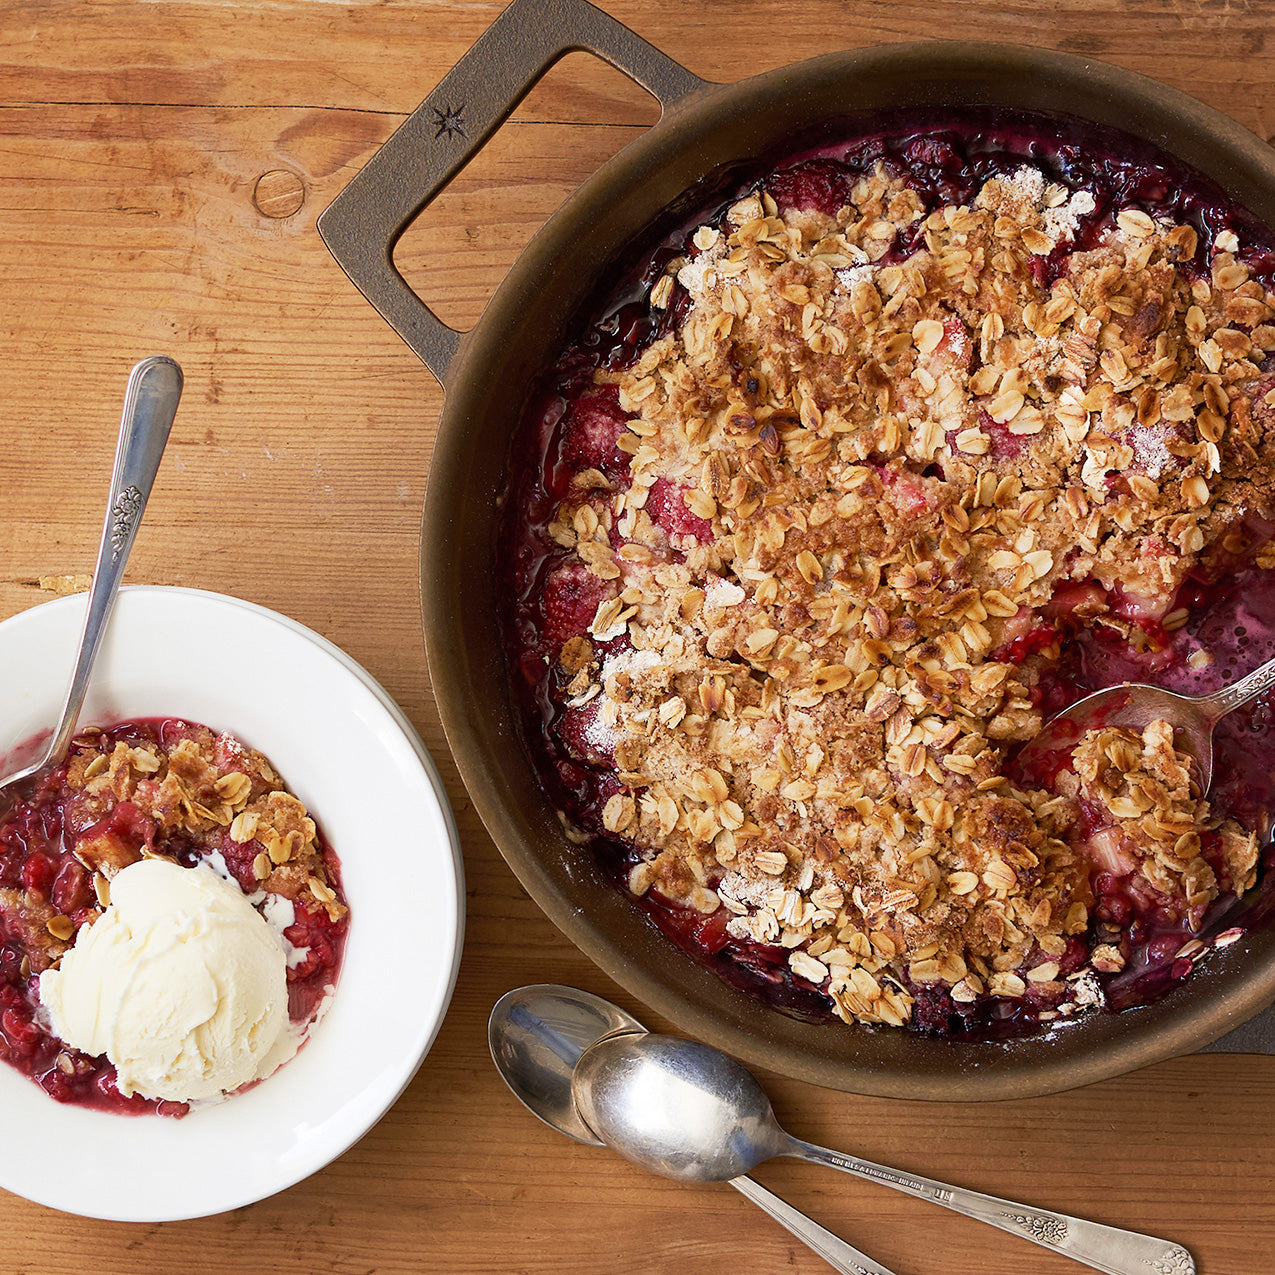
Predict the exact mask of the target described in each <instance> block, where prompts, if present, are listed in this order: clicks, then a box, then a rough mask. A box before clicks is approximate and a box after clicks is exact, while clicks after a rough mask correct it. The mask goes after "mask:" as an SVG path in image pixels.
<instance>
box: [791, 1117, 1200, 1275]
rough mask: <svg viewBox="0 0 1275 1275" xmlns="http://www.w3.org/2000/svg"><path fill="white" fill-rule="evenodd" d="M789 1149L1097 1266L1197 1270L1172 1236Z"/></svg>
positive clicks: (1149, 1271)
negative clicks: (1126, 1228)
mask: <svg viewBox="0 0 1275 1275" xmlns="http://www.w3.org/2000/svg"><path fill="white" fill-rule="evenodd" d="M781 1154H784V1153H781ZM786 1154H789V1155H795V1156H798V1157H800V1158H801V1159H803V1160H811V1161H813V1162H814V1163H816V1164H826V1165H827V1166H828V1167H829V1168H833V1169H840V1170H841V1171H842V1172H843V1173H851V1174H854V1175H855V1176H856V1177H860V1178H867V1179H868V1180H870V1181H872V1182H880V1183H883V1184H884V1185H885V1186H892V1187H894V1188H895V1189H896V1190H899V1191H905V1192H907V1194H908V1195H915V1196H917V1197H918V1198H920V1199H923V1200H931V1201H932V1202H933V1203H935V1204H940V1205H942V1206H943V1207H944V1208H947V1209H951V1210H953V1212H956V1213H964V1214H965V1216H966V1217H972V1218H976V1219H977V1220H978V1221H980V1222H986V1223H987V1224H988V1225H989V1226H995V1227H998V1228H999V1229H1000V1230H1002V1231H1009V1232H1010V1233H1011V1234H1013V1235H1019V1236H1022V1238H1023V1239H1027V1240H1031V1241H1032V1243H1034V1244H1039V1245H1040V1246H1041V1247H1042V1248H1049V1249H1053V1250H1054V1251H1055V1252H1057V1253H1065V1254H1066V1255H1067V1256H1068V1257H1070V1258H1072V1259H1074V1260H1075V1261H1077V1262H1083V1263H1085V1265H1087V1266H1092V1267H1093V1268H1094V1269H1095V1270H1099V1271H1106V1272H1107V1275H1195V1263H1194V1261H1193V1260H1192V1258H1191V1255H1190V1253H1188V1252H1187V1251H1186V1249H1184V1248H1182V1247H1181V1246H1180V1245H1177V1244H1172V1243H1170V1242H1169V1241H1167V1240H1160V1239H1156V1238H1154V1237H1153V1236H1150V1235H1141V1234H1139V1233H1138V1232H1136V1231H1124V1230H1121V1229H1119V1228H1118V1227H1114V1226H1100V1225H1098V1224H1097V1223H1095V1222H1086V1221H1083V1220H1082V1219H1080V1218H1074V1217H1068V1216H1067V1215H1066V1214H1065V1213H1051V1212H1049V1211H1048V1210H1047V1209H1036V1208H1030V1207H1028V1206H1027V1205H1025V1204H1015V1203H1014V1202H1013V1201H1012V1200H1001V1199H997V1198H996V1196H994V1195H983V1194H982V1193H981V1192H979V1191H966V1190H964V1189H963V1188H961V1187H957V1186H949V1185H947V1184H946V1183H944V1182H935V1181H934V1180H933V1179H931V1178H923V1177H919V1176H913V1175H910V1174H906V1173H898V1172H896V1171H895V1170H894V1169H888V1168H886V1167H885V1166H884V1165H880V1164H873V1163H871V1162H870V1161H868V1160H859V1159H856V1158H855V1157H854V1156H849V1155H843V1154H842V1153H841V1152H840V1151H830V1150H828V1149H827V1148H826V1147H819V1146H815V1145H814V1144H813V1143H810V1142H802V1141H800V1140H798V1139H796V1138H793V1139H791V1142H790V1145H789V1148H788V1151H787V1152H786Z"/></svg>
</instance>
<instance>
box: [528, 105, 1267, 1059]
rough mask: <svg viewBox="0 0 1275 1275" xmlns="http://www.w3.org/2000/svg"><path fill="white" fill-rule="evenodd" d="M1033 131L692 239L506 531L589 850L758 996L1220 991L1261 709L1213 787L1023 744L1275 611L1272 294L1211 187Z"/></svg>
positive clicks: (835, 169) (1049, 1012)
mask: <svg viewBox="0 0 1275 1275" xmlns="http://www.w3.org/2000/svg"><path fill="white" fill-rule="evenodd" d="M1000 128H1001V131H1000V132H999V133H997V132H996V131H995V129H991V128H989V127H988V126H985V125H979V126H974V125H971V126H968V127H964V126H961V127H956V128H952V127H945V128H944V129H942V130H936V129H933V128H930V129H928V130H927V129H914V130H912V131H910V132H907V131H900V132H898V133H896V134H891V135H888V136H887V135H879V136H876V137H874V138H868V139H866V140H864V139H860V140H859V141H858V142H856V143H854V144H851V143H843V144H839V145H838V146H834V147H823V148H821V149H820V150H819V151H817V152H811V153H809V154H806V155H803V156H799V157H798V158H797V159H796V160H795V161H793V162H789V163H785V164H783V165H779V166H777V167H776V168H775V169H774V170H773V171H771V172H769V173H767V174H766V175H765V176H763V177H761V178H760V179H758V180H756V181H754V182H752V183H750V184H748V185H747V186H746V187H745V188H743V189H741V190H739V191H737V192H735V194H734V195H733V196H732V197H731V198H730V199H728V200H726V201H724V202H723V203H722V205H721V206H720V207H719V208H717V209H715V210H713V211H711V212H710V213H709V214H707V215H705V216H704V217H703V218H702V219H700V220H699V222H698V224H694V225H692V226H690V227H688V229H687V231H686V234H685V237H684V239H683V240H682V242H681V244H680V246H679V250H677V251H676V252H673V253H667V252H666V253H664V254H663V255H662V256H660V257H659V258H656V259H653V264H652V267H651V269H649V270H648V271H647V273H646V276H645V278H644V286H645V288H646V293H645V298H646V305H647V307H648V311H647V315H648V317H647V318H646V320H645V321H644V326H643V325H630V328H628V329H625V328H624V326H623V324H619V325H617V324H616V323H615V322H614V316H612V321H611V322H610V326H609V328H607V327H606V325H601V326H595V329H594V335H593V336H592V337H591V338H590V339H589V340H588V341H582V342H581V343H580V344H579V346H578V347H577V348H576V349H574V350H573V351H571V352H570V353H569V355H568V356H567V357H566V358H564V360H563V362H562V363H561V364H560V366H559V368H558V369H557V371H556V372H555V376H554V379H553V380H552V383H551V385H550V387H549V389H548V390H547V391H546V393H545V394H544V396H542V398H541V399H540V400H539V402H538V404H537V406H536V409H535V411H534V412H533V414H532V420H531V423H530V425H529V427H528V428H529V430H530V432H531V433H533V434H534V441H533V443H532V446H531V447H530V448H529V452H530V453H531V454H532V455H533V456H534V457H535V458H536V461H535V463H534V464H532V465H530V466H525V467H524V468H526V469H529V470H530V474H529V475H528V474H524V475H523V476H522V477H521V478H520V479H518V480H517V481H515V484H514V492H513V498H512V499H511V501H510V512H509V516H508V519H507V526H508V530H507V535H508V537H509V539H510V542H511V544H512V546H513V550H512V553H511V555H510V556H511V560H512V561H513V562H514V568H513V570H514V579H513V586H514V590H515V593H516V597H517V603H516V605H515V607H514V608H512V614H511V616H510V625H509V631H510V634H511V645H512V647H513V650H514V654H515V658H516V660H517V662H518V667H519V668H520V669H521V671H522V674H523V682H524V683H525V698H526V702H527V705H528V721H529V723H531V725H530V727H529V735H530V737H531V741H532V747H533V751H535V752H536V754H537V756H538V758H539V761H540V768H541V772H542V773H543V774H544V775H545V777H546V783H547V784H548V785H549V787H550V789H551V791H552V792H553V794H554V796H555V799H556V800H557V802H558V804H559V806H560V808H561V809H562V810H563V815H564V820H565V821H566V823H567V825H568V828H569V831H570V833H571V835H572V836H573V837H574V838H575V839H577V840H580V841H582V842H583V841H591V842H593V843H594V844H595V846H598V847H599V848H600V852H601V853H603V855H604V857H606V856H607V855H609V856H610V861H611V862H621V863H622V864H623V877H624V881H625V884H626V885H627V887H628V888H629V890H630V891H632V893H633V894H634V895H636V896H639V897H641V898H642V899H643V900H644V902H645V903H646V904H647V905H648V906H649V907H650V908H651V911H652V915H653V917H654V919H656V920H657V922H658V923H660V924H662V925H663V926H664V927H665V928H666V929H668V930H669V932H670V933H674V934H676V935H678V936H679V938H680V939H681V940H682V941H684V942H685V943H686V944H687V945H688V946H691V947H693V948H695V949H697V950H699V951H700V952H701V953H703V954H706V955H708V956H711V957H713V958H715V959H718V960H719V962H720V961H721V960H727V961H731V962H734V963H735V964H736V965H739V966H743V967H747V968H749V969H750V970H752V971H753V972H754V973H755V974H756V975H758V980H756V981H758V982H759V984H760V985H762V986H766V985H769V986H772V987H779V986H782V987H785V988H797V989H800V990H803V991H806V992H809V993H811V994H814V995H817V996H818V997H822V998H825V999H826V1001H827V1002H828V1003H829V1004H830V1005H831V1007H832V1009H833V1010H834V1011H835V1013H836V1014H838V1015H840V1016H841V1017H842V1018H844V1019H847V1020H850V1021H857V1022H862V1023H875V1024H888V1025H892V1026H896V1027H897V1026H904V1025H906V1026H909V1027H911V1028H914V1029H918V1030H925V1031H932V1032H937V1033H942V1034H952V1035H960V1034H975V1035H977V1034H979V1033H986V1032H989V1031H993V1030H994V1028H995V1026H996V1024H997V1023H998V1022H1007V1021H1011V1020H1012V1021H1013V1022H1015V1023H1016V1024H1018V1025H1019V1026H1020V1027H1021V1026H1023V1025H1024V1024H1026V1025H1028V1026H1030V1027H1031V1028H1033V1029H1034V1028H1035V1026H1036V1025H1038V1024H1040V1023H1042V1022H1049V1021H1051V1020H1054V1019H1056V1018H1060V1017H1067V1016H1071V1015H1073V1014H1075V1013H1076V1012H1077V1011H1078V1010H1079V1009H1082V1008H1085V1007H1087V1006H1091V1005H1095V1004H1103V1003H1105V1004H1107V1005H1108V1006H1109V1007H1110V1008H1120V1007H1123V1006H1124V1005H1127V1004H1133V1003H1140V1002H1143V1001H1145V1000H1148V999H1153V998H1154V997H1156V996H1158V995H1160V994H1162V993H1163V992H1164V991H1165V990H1167V989H1168V987H1170V986H1172V985H1173V984H1174V983H1176V982H1180V981H1181V980H1182V979H1184V978H1185V977H1187V976H1188V975H1189V973H1190V969H1191V966H1192V964H1193V963H1194V961H1195V960H1197V959H1198V958H1199V957H1200V956H1201V955H1203V954H1204V953H1206V952H1207V951H1208V950H1209V949H1210V947H1211V946H1212V945H1213V944H1214V943H1215V942H1217V941H1219V940H1220V941H1226V940H1227V939H1229V938H1231V937H1234V935H1235V933H1236V932H1237V931H1236V930H1235V929H1234V927H1232V926H1228V925H1225V924H1220V923H1218V919H1219V918H1221V917H1223V916H1224V915H1225V914H1226V913H1227V910H1228V909H1233V908H1234V906H1235V901H1236V900H1237V899H1239V898H1240V896H1243V895H1244V894H1245V893H1246V892H1248V891H1251V890H1252V889H1253V887H1254V886H1255V883H1256V882H1257V881H1258V879H1259V875H1260V868H1261V863H1260V860H1261V855H1262V838H1263V837H1264V835H1265V832H1266V827H1265V823H1264V822H1263V821H1264V811H1265V804H1266V800H1267V797H1268V796H1269V793H1270V790H1271V788H1272V782H1271V772H1272V759H1271V758H1270V757H1269V756H1268V757H1266V758H1264V759H1263V758H1261V757H1257V758H1255V757H1254V749H1253V748H1252V746H1251V742H1250V744H1248V745H1246V744H1245V743H1244V742H1243V739H1242V732H1244V731H1249V732H1258V733H1260V732H1261V730H1262V728H1263V727H1264V726H1265V724H1266V717H1264V716H1262V714H1265V713H1267V709H1266V708H1265V707H1264V706H1262V705H1259V706H1258V708H1257V709H1256V710H1254V712H1255V713H1256V714H1257V716H1253V715H1250V716H1249V717H1247V718H1245V719H1244V720H1243V721H1241V722H1240V723H1238V724H1236V725H1235V727H1234V732H1235V733H1234V736H1233V738H1232V742H1231V743H1230V744H1228V743H1227V742H1226V739H1224V740H1223V742H1222V745H1221V746H1222V748H1223V749H1224V750H1225V749H1227V748H1228V747H1229V748H1230V749H1231V750H1232V754H1234V757H1235V761H1234V766H1233V767H1232V773H1233V775H1234V776H1235V778H1236V782H1234V783H1232V784H1231V786H1230V787H1228V786H1227V784H1225V783H1223V784H1221V785H1220V786H1219V787H1218V788H1217V790H1216V791H1215V792H1214V793H1213V794H1210V799H1208V800H1206V799H1204V798H1202V797H1201V795H1200V794H1199V793H1198V791H1196V790H1195V789H1194V788H1193V787H1192V785H1191V782H1190V777H1189V774H1188V770H1187V766H1186V760H1185V758H1184V757H1183V755H1182V754H1181V753H1180V752H1178V751H1176V750H1175V747H1174V740H1173V734H1172V730H1171V729H1170V728H1169V727H1168V726H1167V725H1165V724H1164V723H1157V724H1155V725H1154V726H1153V727H1150V728H1148V730H1147V731H1146V732H1145V733H1144V734H1143V735H1141V736H1139V735H1137V734H1135V733H1130V732H1128V731H1122V730H1118V729H1115V728H1110V729H1103V730H1098V731H1095V732H1091V733H1090V734H1088V735H1086V736H1085V738H1084V739H1083V740H1081V741H1080V742H1079V744H1078V746H1077V747H1076V748H1075V750H1074V752H1073V753H1071V754H1069V755H1068V756H1066V757H1063V758H1061V759H1058V760H1057V762H1056V764H1054V765H1053V766H1052V767H1051V768H1050V770H1049V773H1047V774H1043V773H1039V772H1032V773H1023V772H1022V771H1020V769H1019V768H1018V767H1017V766H1016V754H1017V751H1018V749H1019V748H1020V747H1021V745H1022V744H1023V743H1024V742H1025V741H1028V740H1031V739H1032V738H1034V736H1035V735H1036V734H1037V733H1038V732H1039V730H1040V727H1041V724H1042V721H1043V720H1044V718H1046V717H1047V716H1049V715H1050V714H1051V713H1052V712H1055V711H1057V710H1058V709H1060V708H1062V707H1064V706H1065V705H1066V704H1067V703H1070V702H1072V701H1074V700H1075V699H1077V698H1079V697H1080V696H1081V695H1082V694H1084V693H1086V692H1087V691H1088V690H1090V689H1094V688H1096V687H1098V686H1102V685H1107V684H1110V683H1112V682H1118V681H1121V680H1125V679H1126V678H1129V680H1141V681H1158V682H1164V683H1166V684H1168V683H1169V682H1172V681H1173V680H1174V679H1175V678H1176V679H1178V680H1179V682H1181V683H1182V684H1183V685H1186V686H1190V687H1195V686H1197V685H1199V688H1200V689H1209V688H1210V685H1209V684H1207V683H1208V678H1209V677H1213V678H1215V679H1217V678H1220V677H1221V676H1222V675H1223V674H1224V673H1226V672H1228V671H1229V664H1228V661H1230V662H1231V663H1234V662H1236V661H1239V664H1240V669H1239V671H1244V669H1245V667H1246V665H1245V663H1244V662H1245V661H1248V662H1249V663H1251V664H1256V663H1257V662H1258V658H1257V653H1256V646H1257V645H1258V644H1259V643H1260V642H1261V641H1262V640H1263V639H1264V638H1265V637H1266V636H1267V635H1268V634H1270V633H1272V632H1275V623H1273V622H1275V605H1268V606H1267V607H1266V610H1265V611H1262V606H1263V605H1264V604H1263V602H1262V599H1268V600H1269V599H1275V589H1273V588H1272V586H1271V581H1272V577H1273V576H1275V572H1272V571H1271V570H1270V569H1271V568H1272V567H1275V521H1272V519H1275V512H1273V511H1272V505H1273V504H1275V502H1273V501H1272V493H1271V482H1272V475H1275V431H1273V430H1272V424H1273V423H1275V370H1272V366H1273V365H1272V362H1271V358H1270V355H1271V352H1272V351H1275V294H1272V292H1271V278H1270V266H1271V258H1270V257H1269V255H1268V249H1267V248H1266V247H1264V246H1263V245H1262V244H1261V243H1258V242H1256V241H1255V239H1254V236H1253V234H1252V233H1251V228H1250V223H1249V220H1248V219H1247V218H1246V216H1245V215H1244V214H1243V212H1242V210H1239V209H1235V208H1228V206H1227V204H1226V202H1225V200H1224V199H1223V198H1222V197H1221V196H1220V194H1219V193H1217V192H1212V191H1209V190H1206V189H1205V187H1204V186H1203V184H1202V181H1201V182H1197V183H1196V184H1194V185H1191V184H1189V183H1179V182H1177V180H1176V178H1175V176H1174V174H1173V173H1172V172H1169V171H1167V170H1165V169H1163V168H1161V167H1158V166H1157V164H1156V163H1154V162H1152V160H1150V159H1144V160H1140V161H1138V162H1137V163H1133V162H1124V161H1117V160H1114V159H1111V158H1110V154H1111V153H1112V152H1111V151H1110V150H1108V149H1104V147H1105V146H1106V145H1107V144H1108V142H1107V140H1106V139H1104V142H1103V146H1095V148H1094V151H1093V155H1092V156H1091V157H1086V155H1085V153H1084V152H1083V151H1082V150H1079V149H1078V148H1077V146H1076V144H1075V143H1074V142H1073V141H1072V140H1071V139H1070V137H1069V136H1067V137H1064V136H1063V134H1062V133H1061V132H1059V131H1053V132H1051V131H1050V128H1049V127H1048V126H1047V125H1044V124H1042V123H1041V122H1040V121H1032V120H1027V121H1021V122H1017V123H1015V124H1014V125H1013V127H1008V126H1005V125H1004V124H1003V123H1002V124H1001V125H1000ZM1242 236H1243V237H1242ZM604 328H605V329H606V330H607V331H609V332H612V333H617V334H618V335H616V336H615V337H614V338H613V339H612V340H611V344H610V347H609V348H604V352H603V353H602V354H601V355H598V354H597V353H596V350H597V349H598V347H599V345H602V346H603V347H606V340H605V339H604V338H599V337H598V336H597V332H598V331H601V330H603V329H604ZM633 332H637V333H638V335H636V336H635V335H633ZM626 333H627V335H626ZM588 351H594V353H593V354H592V355H591V356H590V357H585V356H584V355H585V353H586V352H588ZM1241 606H1249V607H1250V608H1256V610H1257V611H1258V612H1261V614H1255V615H1247V619H1246V622H1245V623H1244V624H1241V623H1240V621H1239V620H1237V618H1236V617H1237V615H1238V611H1237V608H1238V607H1241ZM1237 634H1238V635H1239V638H1240V640H1239V646H1238V647H1237ZM1250 642H1251V643H1252V644H1253V648H1254V649H1253V650H1251V651H1250V649H1249V644H1250ZM1240 648H1243V649H1240ZM1135 673H1136V676H1134V674H1135ZM1193 679H1194V680H1193ZM1201 679H1202V680H1201ZM1213 684H1216V682H1214V683H1213ZM1257 752H1258V753H1260V749H1259V750H1257ZM1241 755H1243V756H1244V758H1245V759H1246V760H1244V761H1243V762H1241V761H1240V760H1239V758H1240V756H1241ZM1240 780H1242V781H1243V782H1242V783H1240V782H1239V781H1240ZM608 848H609V849H608ZM1210 927H1211V928H1210Z"/></svg>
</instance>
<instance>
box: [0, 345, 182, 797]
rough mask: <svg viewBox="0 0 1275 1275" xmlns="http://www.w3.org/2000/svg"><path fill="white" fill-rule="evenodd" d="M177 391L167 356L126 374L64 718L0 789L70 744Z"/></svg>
mask: <svg viewBox="0 0 1275 1275" xmlns="http://www.w3.org/2000/svg"><path fill="white" fill-rule="evenodd" d="M181 392H182V371H181V368H180V367H178V366H177V364H176V363H175V362H174V361H173V360H172V359H170V358H168V357H167V356H166V355H162V354H156V355H152V356H151V357H150V358H147V359H143V360H142V361H141V362H140V363H138V364H137V366H136V367H134V368H133V370H132V372H130V373H129V377H128V385H127V386H126V388H125V391H124V411H123V414H122V416H121V419H120V434H119V442H118V443H117V444H116V448H115V467H114V470H113V471H112V473H111V489H110V495H109V498H108V500H107V504H106V519H105V522H104V523H103V526H102V543H101V545H100V547H99V548H98V553H97V566H96V568H95V569H94V571H93V584H92V587H91V588H90V589H89V599H88V606H87V608H86V610H85V613H84V630H83V632H82V634H81V636H80V648H79V652H78V654H77V655H76V659H75V670H74V672H73V673H72V674H71V683H70V685H69V686H68V687H67V692H66V699H65V701H64V702H63V705H62V715H61V717H60V718H59V721H58V725H57V729H56V730H55V731H54V733H53V737H52V739H50V741H49V746H48V749H47V750H46V751H45V754H44V756H43V757H42V758H41V759H40V760H39V761H38V762H36V763H35V764H34V765H31V766H26V767H24V768H23V769H22V770H20V771H17V772H16V773H15V774H12V775H9V776H7V777H6V778H4V779H3V780H2V781H0V787H6V786H8V785H10V784H13V783H15V782H16V781H18V780H19V779H25V778H26V777H27V776H29V775H33V774H35V773H36V772H37V771H39V770H42V769H43V768H44V767H45V766H47V765H48V764H49V763H50V762H52V761H55V760H56V759H57V758H58V757H60V756H61V755H62V754H63V753H64V752H65V751H66V747H67V745H68V744H69V743H70V742H71V736H72V735H74V733H75V726H76V722H77V720H78V718H79V715H80V706H81V705H82V704H83V703H84V695H85V692H86V691H87V690H88V685H89V674H90V673H91V672H92V669H93V662H94V660H95V659H96V658H97V653H98V650H99V648H100V647H101V645H102V638H103V637H104V636H105V634H106V624H107V621H108V620H109V619H110V618H111V610H112V609H113V607H114V605H115V595H116V594H117V593H118V592H119V586H120V580H121V578H122V577H123V575H124V567H125V565H126V564H127V562H128V555H129V551H130V550H131V549H132V547H133V541H134V539H135V538H136V537H137V528H138V527H139V525H140V524H141V521H142V513H143V512H144V511H145V509H146V500H147V497H148V496H149V495H150V491H151V488H152V487H153V486H154V484H155V475H156V473H157V472H158V471H159V462H160V458H161V457H162V456H163V454H164V446H165V444H166V443H167V442H168V433H169V430H171V429H172V425H173V417H174V416H175V415H176V414H177V403H178V400H179V399H180V398H181Z"/></svg>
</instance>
